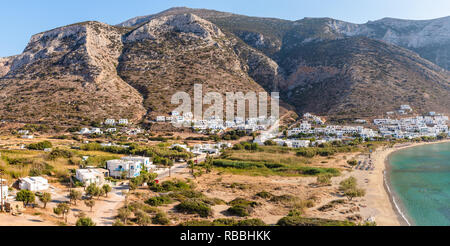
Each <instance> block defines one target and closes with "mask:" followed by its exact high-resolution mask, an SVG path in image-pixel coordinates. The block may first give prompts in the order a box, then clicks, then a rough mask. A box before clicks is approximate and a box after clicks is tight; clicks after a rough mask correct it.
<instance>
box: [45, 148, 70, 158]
mask: <svg viewBox="0 0 450 246" xmlns="http://www.w3.org/2000/svg"><path fill="white" fill-rule="evenodd" d="M72 156H73V155H72V152H70V151H68V150H64V149H54V150H52V152H50V154H49V155H48V159H50V160H56V159H58V158H72Z"/></svg>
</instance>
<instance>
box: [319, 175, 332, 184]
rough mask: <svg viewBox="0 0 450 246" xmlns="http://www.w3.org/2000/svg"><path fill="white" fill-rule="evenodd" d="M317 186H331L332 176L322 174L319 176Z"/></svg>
mask: <svg viewBox="0 0 450 246" xmlns="http://www.w3.org/2000/svg"><path fill="white" fill-rule="evenodd" d="M317 184H319V185H331V175H330V174H322V175H319V176H317Z"/></svg>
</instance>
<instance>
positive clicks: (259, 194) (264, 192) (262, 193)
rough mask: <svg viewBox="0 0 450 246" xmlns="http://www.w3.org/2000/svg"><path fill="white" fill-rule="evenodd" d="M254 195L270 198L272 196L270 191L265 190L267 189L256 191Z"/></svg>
mask: <svg viewBox="0 0 450 246" xmlns="http://www.w3.org/2000/svg"><path fill="white" fill-rule="evenodd" d="M255 196H257V197H261V198H264V199H270V198H272V197H273V194H272V193H270V192H267V191H261V192H259V193H256V195H255Z"/></svg>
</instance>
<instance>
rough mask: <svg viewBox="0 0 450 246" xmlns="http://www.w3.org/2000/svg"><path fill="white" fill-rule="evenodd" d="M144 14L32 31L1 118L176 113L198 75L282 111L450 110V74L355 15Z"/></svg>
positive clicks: (8, 68)
mask: <svg viewBox="0 0 450 246" xmlns="http://www.w3.org/2000/svg"><path fill="white" fill-rule="evenodd" d="M142 18H144V17H136V18H134V19H132V21H129V22H124V23H133V26H129V27H126V26H123V25H122V26H120V25H119V26H118V25H116V26H111V25H108V24H104V23H100V22H94V21H88V22H81V23H75V24H72V25H67V26H64V27H59V28H55V29H52V30H49V31H46V32H42V33H38V34H36V35H33V37H32V38H31V39H30V42H29V44H28V45H27V47H26V48H25V50H24V52H23V53H22V54H20V55H17V56H13V57H8V58H0V113H2V117H3V118H4V119H10V120H17V119H20V120H21V121H27V122H39V121H41V122H59V123H62V124H65V125H72V124H86V123H87V122H90V121H97V122H100V121H102V120H103V119H105V118H128V119H130V120H132V121H133V122H145V121H147V120H151V119H153V118H154V117H155V116H156V115H158V114H167V113H168V112H170V111H171V110H173V109H174V106H173V105H171V104H170V98H169V97H170V95H172V94H174V93H175V92H177V91H184V92H187V93H189V94H192V93H193V91H192V89H193V85H194V84H196V83H200V84H203V87H204V92H205V93H206V92H221V93H224V92H227V91H230V92H236V91H243V92H247V91H256V92H258V91H267V92H273V91H279V92H280V93H281V99H282V104H283V106H284V107H283V110H285V109H295V111H296V112H298V113H305V112H309V111H311V112H313V113H318V114H322V115H330V116H333V117H343V118H345V117H347V118H348V117H350V118H351V117H359V116H364V117H373V116H377V115H382V114H383V113H384V112H386V111H388V110H389V111H390V110H394V109H395V107H396V106H398V105H400V104H411V105H412V106H413V107H415V108H416V109H417V112H426V111H438V112H445V113H447V112H448V111H449V109H450V105H449V103H450V98H449V97H450V79H449V74H448V71H446V70H445V69H443V68H441V67H439V66H437V65H435V64H433V63H432V62H430V61H428V60H425V59H423V58H421V57H420V56H419V55H418V54H417V53H415V52H414V51H411V50H408V49H405V48H402V47H400V46H397V45H393V44H390V43H388V42H385V41H383V40H377V39H375V38H368V37H364V36H359V35H348V33H355V32H359V31H360V30H358V28H359V26H357V24H351V23H345V22H341V21H338V20H333V19H331V18H320V19H317V18H312V19H311V18H306V19H303V20H299V21H285V20H281V19H275V18H257V17H247V16H243V15H234V14H231V13H223V12H218V11H210V10H203V9H200V10H198V9H197V10H192V9H186V8H175V9H169V10H167V11H164V12H162V13H159V14H155V15H151V16H145V18H144V19H146V18H147V19H146V21H142V20H143V19H142ZM137 23H138V24H137ZM49 95H52V96H51V97H49Z"/></svg>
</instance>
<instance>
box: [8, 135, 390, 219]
mask: <svg viewBox="0 0 450 246" xmlns="http://www.w3.org/2000/svg"><path fill="white" fill-rule="evenodd" d="M44 139H47V140H50V141H51V142H52V143H53V149H58V150H63V151H67V152H68V153H70V154H69V155H67V156H57V157H56V158H51V155H52V154H51V153H46V152H44V151H36V150H1V153H2V157H1V159H0V168H2V169H3V170H4V171H5V173H6V176H7V178H8V179H9V180H13V179H16V178H19V177H25V176H28V175H31V174H34V173H36V172H38V174H42V175H48V176H47V177H49V180H50V182H51V185H52V186H54V187H56V189H57V190H58V194H61V196H62V197H65V196H67V194H66V193H68V183H67V181H68V177H70V175H72V174H73V173H71V170H74V169H76V168H78V167H79V165H80V163H81V157H82V156H86V155H88V156H90V158H89V161H88V163H87V164H88V165H90V166H103V165H104V163H105V162H106V160H109V159H114V158H119V157H120V156H122V155H120V154H114V153H109V152H105V151H82V150H73V149H69V145H70V144H71V143H72V141H68V140H54V139H50V138H41V139H35V140H32V141H31V140H30V142H38V141H42V140H44ZM8 141H9V142H8V143H9V144H12V145H14V144H15V141H16V139H14V138H11V139H9V140H8ZM385 144H386V143H383V142H379V143H375V142H374V143H366V144H355V145H353V146H348V145H347V146H340V145H336V146H323V147H322V148H312V149H311V150H313V151H314V153H315V155H314V156H309V157H306V156H304V153H303V152H302V151H301V150H296V149H291V148H287V147H279V146H257V147H256V149H251V145H249V144H243V143H242V144H238V145H240V146H241V147H242V148H241V147H238V148H234V149H230V150H226V151H224V152H223V153H222V154H221V155H220V156H217V157H215V158H207V159H206V160H205V162H201V163H200V164H199V165H197V166H195V167H194V170H193V174H192V173H191V171H192V170H191V169H190V168H184V169H181V170H180V171H178V172H176V173H174V174H173V176H172V177H169V178H165V179H162V180H161V183H160V184H159V185H156V184H151V183H149V185H147V184H144V183H142V182H141V183H139V185H138V187H137V188H136V189H135V190H131V191H130V192H129V193H127V195H126V196H124V195H123V194H122V193H121V191H116V192H114V194H113V195H112V196H110V197H109V198H106V197H104V198H103V197H101V198H100V199H99V200H98V201H96V205H95V208H94V212H90V211H89V209H88V208H87V207H86V206H85V205H84V203H83V202H79V203H78V204H77V205H76V206H75V205H72V208H71V209H72V212H71V213H69V216H68V222H67V224H68V225H71V224H74V223H75V221H76V219H77V217H76V216H77V214H79V213H80V212H85V213H86V214H87V216H90V217H92V218H93V219H94V221H96V222H97V224H98V225H111V224H115V225H180V224H182V225H264V224H267V225H274V224H280V225H357V224H361V223H363V222H364V219H366V218H363V217H362V216H361V214H360V209H361V208H364V207H366V206H367V204H366V203H365V199H364V198H354V199H349V197H348V196H345V195H344V192H343V191H342V190H341V189H340V183H341V181H342V180H344V179H347V178H349V177H350V176H356V177H357V179H358V180H357V181H358V186H364V184H365V179H366V177H367V175H368V174H369V173H368V172H364V171H359V170H352V168H351V166H350V165H349V161H351V160H364V158H366V156H365V154H367V153H368V151H369V149H375V148H377V147H378V146H381V145H385ZM160 145H161V147H162V148H164V146H166V145H168V143H166V144H160ZM154 148H160V147H156V146H154ZM246 148H247V149H246ZM298 152H301V153H303V154H298ZM133 182H134V181H133ZM39 207H41V208H36V209H27V210H26V212H25V216H38V217H39V218H40V220H42V221H43V222H42V224H44V223H53V224H62V219H61V218H60V217H59V216H56V215H54V214H53V213H52V210H51V208H50V209H48V208H47V209H43V208H42V206H39ZM50 207H52V206H50ZM119 208H120V209H119ZM30 218H31V217H30ZM101 218H107V219H101Z"/></svg>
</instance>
